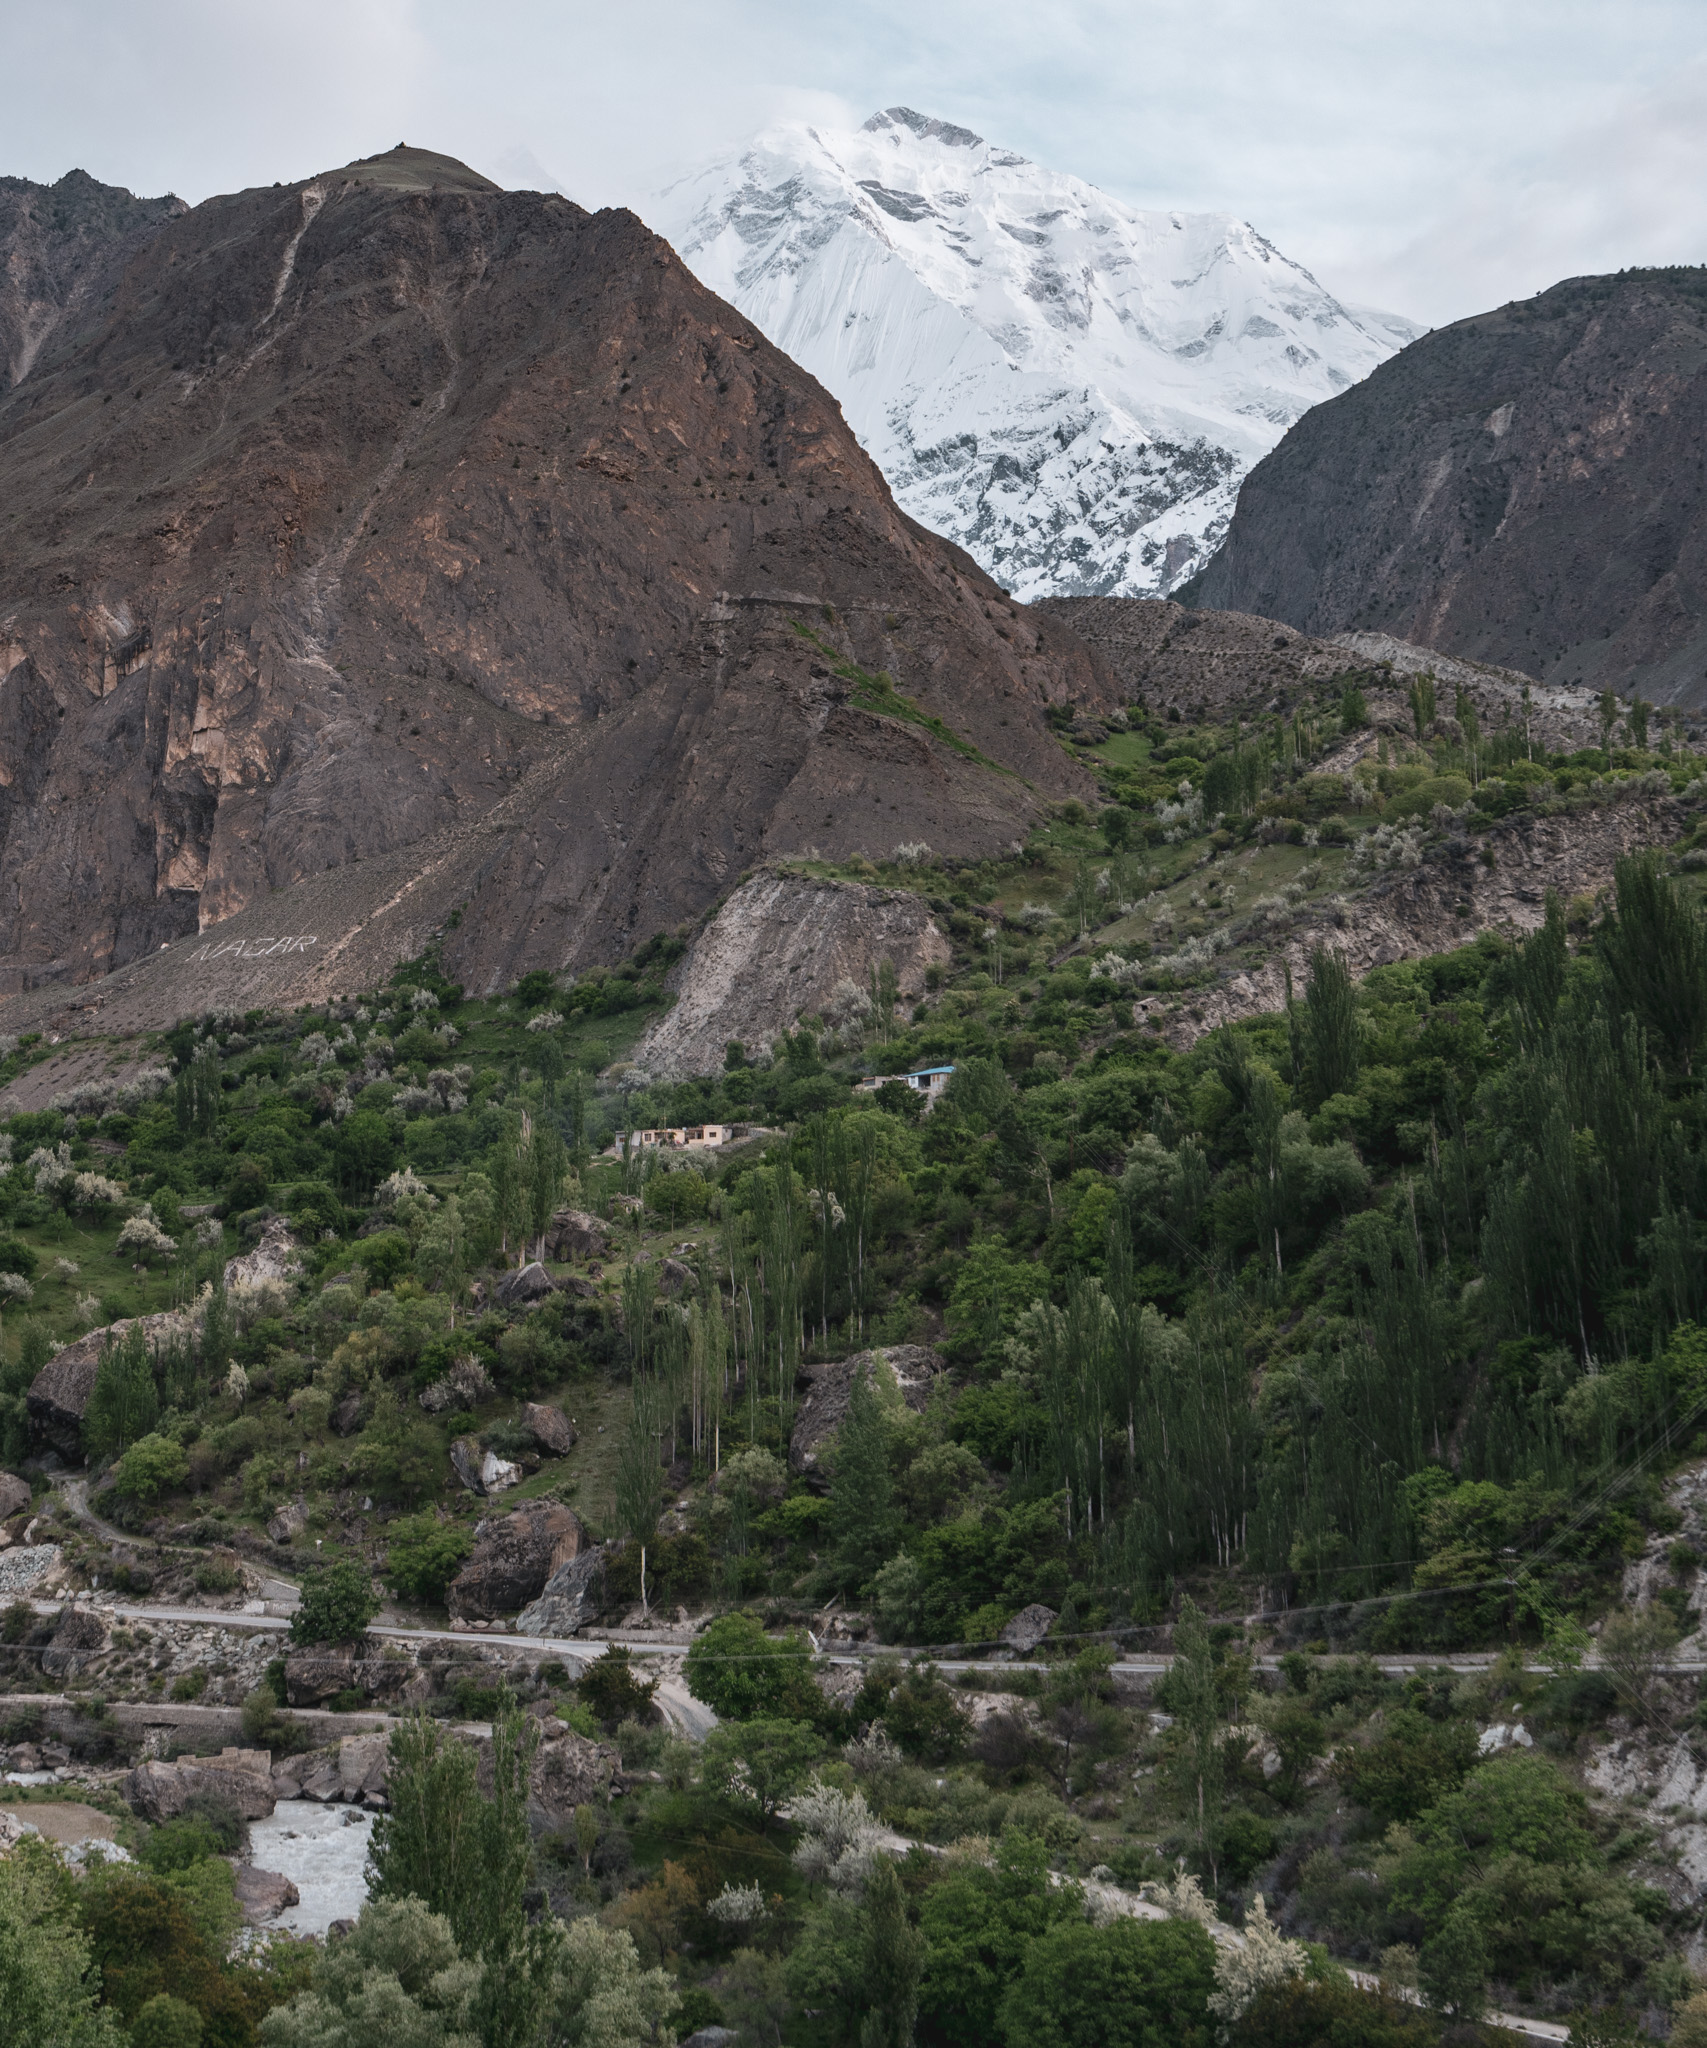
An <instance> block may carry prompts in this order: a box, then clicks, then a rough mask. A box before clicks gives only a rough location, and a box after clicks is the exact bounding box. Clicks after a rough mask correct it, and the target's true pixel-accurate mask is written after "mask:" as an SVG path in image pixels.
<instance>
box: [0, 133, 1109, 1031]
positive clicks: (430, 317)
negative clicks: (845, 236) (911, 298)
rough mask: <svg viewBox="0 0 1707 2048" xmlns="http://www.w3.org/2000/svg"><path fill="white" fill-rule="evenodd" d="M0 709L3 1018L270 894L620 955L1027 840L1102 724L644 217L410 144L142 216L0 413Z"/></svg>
mask: <svg viewBox="0 0 1707 2048" xmlns="http://www.w3.org/2000/svg"><path fill="white" fill-rule="evenodd" d="M55 189H58V188H55ZM879 670H887V671H888V672H889V675H890V676H891V677H892V679H893V688H892V689H890V688H887V687H886V686H885V685H884V684H882V683H881V682H873V681H872V680H871V677H872V676H874V675H875V672H877V671H879ZM0 679H3V680H0V989H4V990H10V991H17V990H20V989H23V988H27V987H31V986H36V985H39V984H40V983H42V982H44V981H46V980H50V979H62V978H70V979H85V978H88V977H90V976H92V975H96V974H100V973H102V972H105V971H107V970H109V969H112V968H115V967H119V966H122V965H123V964H124V963H126V962H127V961H128V962H134V961H138V960H140V958H141V957H142V956H144V955H148V954H152V953H154V952H156V951H157V950H158V949H159V948H160V947H161V946H163V945H165V944H167V943H168V942H170V941H173V940H177V939H181V938H183V937H185V936H186V935H190V934H195V933H197V932H198V931H201V932H205V931H206V930H207V928H208V927H209V926H210V925H212V924H214V923H216V922H218V921H220V920H223V919H226V918H228V917H231V916H234V915H236V914H238V913H240V912H244V911H248V912H250V913H251V915H250V916H249V917H248V919H247V920H246V923H245V926H244V929H247V928H248V926H249V925H252V924H254V923H255V915H254V913H255V912H256V909H257V906H264V905H265V903H266V902H267V900H268V899H269V897H270V895H271V893H272V892H274V891H278V890H283V889H291V890H292V898H291V901H292V903H293V904H295V905H297V906H299V907H300V906H305V905H306V906H307V908H306V909H304V912H303V915H304V916H308V914H309V912H310V911H314V910H315V906H316V905H318V906H319V910H318V911H317V912H315V914H316V915H317V916H320V915H323V916H324V918H325V919H327V920H331V921H332V922H333V923H335V924H338V925H339V930H337V931H333V930H327V931H323V932H317V934H316V942H317V944H332V943H334V942H337V941H339V939H340V934H341V935H342V938H344V939H347V938H348V937H349V935H350V934H351V933H352V932H354V931H357V930H361V929H364V928H367V927H370V926H372V927H374V928H375V929H377V921H382V920H383V919H384V918H385V917H387V916H388V915H393V914H394V913H395V911H396V906H397V905H398V904H399V903H400V902H402V901H403V900H404V899H405V898H407V899H408V900H409V901H410V902H411V903H412V904H413V905H414V906H415V909H414V912H412V914H411V917H410V918H409V919H407V920H404V923H405V924H406V925H407V927H408V928H407V930H406V931H405V930H404V929H403V927H402V926H401V925H400V926H399V927H398V929H399V937H398V941H397V942H398V943H399V944H403V943H408V944H415V943H417V942H418V941H419V940H420V938H421V936H422V933H423V930H424V929H430V928H436V926H438V925H440V924H446V925H448V927H449V929H448V934H447V938H446V946H445V957H446V963H447V966H448V967H449V968H450V969H451V970H452V971H453V972H456V973H458V974H460V975H461V976H462V977H463V978H464V979H466V980H467V981H468V982H469V983H470V984H471V985H475V986H481V987H484V986H489V985H491V984H493V983H494V982H497V981H501V980H503V979H505V978H507V977H509V976H511V975H513V974H515V973H517V972H520V971H522V970H523V969H525V968H527V967H531V966H541V965H543V966H549V967H552V968H557V967H563V966H574V965H575V964H577V963H585V962H590V961H595V960H608V959H611V958H613V957H615V956H617V955H618V954H620V953H621V952H622V951H624V950H625V949H626V948H627V947H628V946H629V945H630V944H632V942H633V941H634V940H635V939H636V938H637V937H643V936H645V935H647V934H648V933H649V932H651V931H653V930H656V929H658V928H660V927H669V926H673V925H675V924H677V923H679V922H681V921H682V920H684V919H685V918H688V917H690V916H692V915H694V914H696V913H697V912H699V911H700V910H702V909H703V908H705V907H706V906H707V905H708V904H709V903H710V902H711V901H712V900H713V899H714V898H715V897H716V896H717V895H718V894H719V892H720V891H721V890H722V889H723V888H724V887H725V886H726V885H727V884H728V883H731V882H733V881H734V880H735V878H736V877H737V876H738V875H739V874H740V872H741V871H742V870H743V869H744V868H746V867H747V866H749V865H751V864H753V863H755V862H757V861H758V860H760V859H762V858H764V857H766V856H768V855H772V854H778V853H788V852H800V851H802V850H804V849H806V848H808V847H810V846H814V845H815V846H817V847H819V848H821V849H822V851H823V852H824V853H825V854H827V855H831V856H845V855H847V854H850V853H852V852H853V851H855V850H857V849H865V850H868V851H871V852H882V851H887V850H888V849H889V848H890V847H892V846H893V845H895V844H896V843H897V842H898V841H903V840H921V839H922V840H926V841H928V842H929V843H930V844H931V845H932V846H933V847H934V848H935V849H936V850H937V851H938V852H950V853H958V852H964V853H981V852H984V851H988V850H990V849H993V848H995V847H997V846H999V845H1004V844H1006V843H1008V842H1010V841H1012V840H1013V839H1014V838H1016V837H1017V836H1019V835H1020V834H1021V833H1023V831H1024V829H1025V827H1026V825H1027V823H1028V822H1029V821H1030V819H1031V818H1032V817H1033V816H1034V815H1035V814H1036V810H1037V807H1038V805H1039V803H1040V801H1045V800H1048V799H1050V798H1054V797H1061V796H1065V795H1068V794H1070V793H1075V792H1078V793H1083V791H1082V789H1081V783H1080V771H1078V770H1077V769H1076V768H1074V767H1073V766H1072V765H1071V764H1070V763H1069V762H1068V761H1067V760H1066V758H1065V757H1064V755H1063V753H1062V752H1061V750H1060V748H1059V746H1058V745H1057V744H1056V742H1055V741H1054V740H1053V739H1052V738H1051V737H1050V734H1049V731H1048V728H1047V725H1046V722H1045V720H1044V718H1043V706H1044V704H1045V703H1046V702H1047V701H1050V700H1055V699H1064V698H1075V699H1077V700H1078V701H1080V702H1081V703H1087V704H1090V705H1092V706H1094V705H1096V704H1097V703H1100V702H1108V701H1112V698H1113V696H1114V694H1115V685H1114V683H1113V679H1112V677H1111V676H1110V674H1109V672H1108V670H1107V669H1106V667H1105V665H1104V664H1103V663H1102V662H1101V660H1100V658H1099V657H1098V656H1096V655H1095V654H1094V653H1093V652H1090V651H1088V650H1087V649H1085V648H1084V647H1083V646H1082V645H1080V644H1079V643H1078V642H1076V641H1075V640H1073V639H1072V637H1071V636H1070V635H1068V634H1065V633H1061V632H1058V631H1057V632H1055V633H1049V632H1048V631H1047V630H1046V631H1045V633H1044V635H1043V638H1042V640H1041V642H1040V640H1039V635H1038V632H1037V630H1036V627H1035V625H1034V623H1033V622H1032V621H1031V620H1030V618H1029V617H1028V615H1027V614H1026V613H1025V612H1024V611H1023V610H1021V609H1020V608H1018V607H1015V606H1013V605H1011V604H1010V603H1009V601H1008V600H1007V599H1006V598H1005V597H1004V596H1003V595H1002V593H1001V592H1000V591H999V589H998V588H997V587H996V586H995V585H994V584H992V583H991V582H990V581H989V580H988V579H987V578H986V577H985V576H983V574H982V573H981V572H980V571H978V570H977V569H976V567H975V566H974V565H973V564H972V563H971V562H970V561H969V559H968V558H967V557H966V556H964V555H963V554H961V553H960V552H959V551H958V550H956V549H955V548H953V547H951V546H950V545H948V544H947V543H945V542H942V541H939V540H937V539H936V538H935V537H934V536H931V535H929V534H926V533H924V532H923V531H922V530H921V529H920V528H918V527H916V526H914V525H913V524H911V522H909V521H908V520H907V519H905V518H904V517H903V516H902V515H901V514H900V513H898V512H897V511H896V509H895V507H894V505H893V504H892V502H891V501H890V498H889V494H888V491H887V489H886V488H885V486H884V484H883V482H882V479H881V477H880V476H879V475H878V472H877V471H876V469H875V468H874V467H873V465H872V464H871V463H870V461H869V460H868V459H867V458H866V457H865V456H864V455H863V454H862V453H861V451H860V449H859V447H858V445H857V443H856V442H855V440H854V438H853V436H852V434H851V433H850V432H849V430H848V429H847V427H846V426H845V424H844V423H843V421H842V419H841V417H840V415H839V413H838V412H837V410H836V407H835V405H834V403H833V401H831V400H830V399H829V398H828V397H827V396H826V395H825V393H824V392H823V391H822V390H821V389H820V387H819V386H818V385H817V384H815V383H814V382H813V380H812V379H811V378H809V377H808V376H807V375H806V374H805V373H804V372H803V371H801V370H799V369H798V368H797V367H796V366H795V365H794V364H792V363H791V362H790V361H789V360H788V359H787V358H786V357H785V356H783V355H781V354H780V353H779V352H778V351H777V350H776V349H774V348H772V347H771V346H770V345H769V344H768V343H766V342H765V341H764V340H763V338H762V337H761V336H760V335H759V334H758V333H757V332H756V331H755V330H754V329H753V328H752V327H751V325H750V324H749V323H748V322H747V321H746V320H744V319H743V318H741V316H740V315H738V314H736V313H734V312H733V311H732V310H731V309H730V308H729V307H727V306H726V305H724V304H723V303H722V302H721V301H720V300H718V299H716V298H715V297H713V296H712V295H711V294H710V293H709V292H707V291H706V290H705V289H704V288H703V287H702V286H700V285H699V284H698V283H696V282H695V280H694V279H693V277H692V276H691V275H690V274H689V273H688V271H687V270H686V269H685V268H684V267H683V266H682V264H681V263H680V262H679V261H678V260H677V259H676V257H675V256H674V255H673V254H672V252H671V251H670V249H669V248H668V247H667V246H666V244H664V243H663V242H662V241H660V240H659V239H658V238H657V237H656V236H655V235H653V234H651V233H650V232H649V231H648V230H647V229H646V228H644V227H643V226H642V225H641V223H640V222H639V221H637V220H636V219H635V218H634V217H633V216H632V215H630V214H628V213H625V212H614V211H613V212H604V213H599V214H588V213H586V212H584V211H582V210H581V209H580V208H578V207H576V206H574V205H572V204H571V203H570V202H568V201H567V200H564V199H562V198H559V197H557V196H555V195H547V194H540V193H505V192H500V191H498V190H497V189H496V188H494V187H492V186H491V185H489V184H488V183H487V182H486V181H485V180H484V179H481V178H478V177H476V176H475V175H474V174H473V173H472V172H470V171H468V170H466V169H465V168H464V167H463V166H461V165H458V164H454V163H452V162H451V161H450V160H448V159H445V158H436V157H431V156H429V155H428V154H427V153H426V152H421V151H410V150H399V151H395V152H393V153H392V154H391V155H390V156H388V157H384V158H379V159H375V160H373V161H371V162H369V163H365V164H356V165H351V166H348V167H347V168H346V169H344V170H342V171H337V172H332V173H329V174H327V175H325V176H323V177H319V178H315V179H312V180H309V181H308V182H306V183H304V184H300V185H293V186H288V187H282V188H281V187H275V188H273V189H271V190H263V191H252V192H245V193H240V194H238V195H236V196H234V197H229V198H222V199H215V200H210V201H208V202H207V203H206V204H205V205H202V206H199V207H197V208H195V209H194V210H193V211H190V212H187V213H183V214H182V215H181V216H179V217H177V218H173V219H170V220H167V221H164V222H163V223H162V224H160V225H159V226H157V227H156V228H155V229H154V231H153V232H152V233H151V235H149V237H148V238H147V240H146V242H145V244H144V245H143V246H142V247H141V248H140V249H139V250H138V251H136V252H135V253H134V254H133V255H132V256H131V258H130V260H129V261H128V263H127V264H126V265H125V267H124V269H123V272H122V276H121V277H120V278H119V280H118V282H117V284H116V286H115V287H114V289H113V290H112V292H111V295H110V298H109V300H108V302H107V303H106V305H105V307H104V309H103V311H102V313H101V317H100V318H99V319H98V320H97V321H96V322H94V323H93V325H88V324H85V326H84V327H83V328H82V329H80V330H79V331H78V332H77V333H76V334H75V335H73V336H69V337H67V338H66V340H65V345H63V346H60V345H56V344H55V343H54V342H53V341H51V340H50V342H49V343H48V345H46V346H44V347H43V348H42V350H41V351H40V352H39V354H38V355H37V356H36V358H35V360H34V362H33V365H32V366H31V368H30V370H29V374H28V375H27V376H26V377H24V379H23V380H22V381H21V382H19V383H18V384H17V385H15V386H14V388H13V389H11V390H10V391H9V392H7V393H6V394H5V395H4V396H0ZM896 693H898V694H896ZM926 721H931V722H928V723H927V722H926ZM334 875H335V876H336V877H337V879H338V887H337V888H336V889H330V888H328V887H327V886H326V885H328V884H330V883H331V881H332V879H333V877H334ZM317 891H318V894H317V893H316V892H317ZM423 920H424V923H423ZM393 921H394V922H395V921H396V920H395V917H394V916H393ZM301 925H302V919H301V918H298V919H297V921H296V922H295V923H294V924H293V926H292V929H293V931H297V932H300V930H301ZM174 950H176V949H174ZM360 951H361V949H359V948H358V949H357V952H358V953H359V952H360ZM353 957H355V956H354V955H352V958H353ZM373 964H375V963H373V962H371V961H370V962H367V963H366V965H365V966H364V972H367V971H370V970H371V967H372V965H373Z"/></svg>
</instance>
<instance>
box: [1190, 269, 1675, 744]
mask: <svg viewBox="0 0 1707 2048" xmlns="http://www.w3.org/2000/svg"><path fill="white" fill-rule="evenodd" d="M1704 455H1707V271H1703V270H1666V271H1632V272H1626V273H1624V274H1623V275H1621V276H1618V277H1601V278H1575V279H1572V280H1570V281H1569V282H1567V283H1564V284H1561V285H1557V286H1555V287H1554V288H1553V289H1552V290H1551V291H1548V292H1543V293H1540V294H1539V295H1538V296H1537V297H1536V298H1534V299H1529V300H1525V301H1523V302H1522V303H1514V304H1512V305H1509V306H1502V307H1501V308H1500V309H1499V310H1498V311H1497V312H1493V313H1487V314H1483V315H1480V316H1479V317H1477V318H1476V319H1473V320H1462V321H1460V322H1458V324H1457V325H1456V326H1453V327H1447V328H1443V329H1441V330H1440V331H1439V332H1437V333H1434V334H1430V335H1427V336H1425V337H1424V338H1423V339H1422V340H1420V341H1416V342H1413V343H1412V344H1411V346H1410V347H1409V348H1407V349H1405V350H1404V351H1403V352H1402V353H1401V354H1400V355H1398V356H1396V357H1394V358H1393V360H1392V361H1391V362H1388V363H1384V364H1383V365H1382V366H1381V367H1380V368H1379V369H1377V370H1376V371H1375V372H1374V373H1373V375H1371V376H1370V377H1369V378H1367V379H1366V380H1365V381H1364V382H1363V383H1361V384H1359V385H1357V386H1356V387H1355V388H1353V389H1352V390H1350V391H1347V392H1345V393H1343V394H1342V395H1341V396H1340V397H1338V398H1335V399H1332V400H1330V401H1329V402H1328V403H1327V404H1326V405H1321V406H1318V407H1316V408H1315V409H1314V410H1313V411H1311V412H1309V413H1307V414H1305V416H1304V417H1303V419H1301V420H1300V421H1299V422H1298V424H1297V425H1296V426H1294V427H1293V428H1292V430H1291V431H1290V432H1289V433H1288V434H1287V436H1286V438H1285V439H1284V440H1283V441H1282V442H1281V444H1280V446H1279V447H1278V448H1276V449H1275V451H1274V453H1273V454H1272V455H1270V456H1268V457H1267V458H1266V459H1265V460H1264V461H1262V462H1261V463H1259V464H1258V465H1257V467H1256V468H1255V469H1254V470H1253V471H1252V472H1251V474H1250V476H1249V477H1248V478H1247V479H1246V481H1245V484H1244V487H1243V489H1242V490H1241V492H1240V494H1239V504H1238V509H1237V511H1236V513H1235V515H1234V518H1233V523H1232V526H1231V528H1230V530H1229V532H1228V535H1227V539H1226V543H1225V545H1224V546H1223V547H1222V549H1221V551H1220V553H1219V554H1218V555H1217V556H1216V557H1215V559H1214V560H1213V561H1212V562H1211V563H1210V565H1209V567H1208V568H1207V569H1206V570H1205V572H1204V574H1203V576H1202V578H1201V579H1200V582H1199V584H1198V587H1197V589H1196V593H1195V599H1194V601H1195V602H1199V603H1202V604H1204V605H1206V606H1215V607H1223V608H1228V609H1232V610H1238V611H1247V612H1257V613H1262V614H1265V615H1266V616H1269V617H1272V618H1276V619H1283V620H1285V621H1287V622H1289V623H1290V624H1291V625H1293V626H1295V627H1297V628H1300V629H1302V630H1303V631H1305V632H1308V633H1314V634H1322V635H1327V634H1333V633H1337V632H1341V631H1344V630H1346V629H1348V628H1362V629H1367V630H1373V631H1379V632H1387V633H1392V634H1394V635H1396V636H1397V637H1398V638H1400V639H1403V640H1409V641H1419V642H1421V643H1423V644H1424V645H1426V646H1430V647H1438V648H1441V649H1443V650H1445V651H1446V652H1448V653H1452V654H1459V655H1465V656H1469V657H1472V658H1474V659H1477V660H1481V661H1490V662H1496V663H1503V664H1505V665H1507V666H1510V667H1512V668H1516V669H1522V670H1523V671H1525V672H1526V673H1528V674H1530V675H1533V676H1537V677H1541V678H1545V679H1547V680H1548V681H1553V682H1559V683H1580V684H1585V685H1587V686H1589V687H1591V688H1595V689H1600V688H1604V687H1606V686H1608V685H1610V686H1612V687H1613V688H1615V689H1616V690H1618V691H1619V692H1620V694H1624V695H1628V694H1629V692H1630V691H1631V690H1632V689H1640V691H1641V692H1642V694H1643V695H1644V696H1646V697H1647V698H1649V699H1650V700H1653V701H1656V702H1662V703H1664V702H1676V703H1679V704H1682V705H1685V706H1689V707H1691V708H1699V707H1701V706H1703V705H1707V486H1704V482H1703V459H1704Z"/></svg>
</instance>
